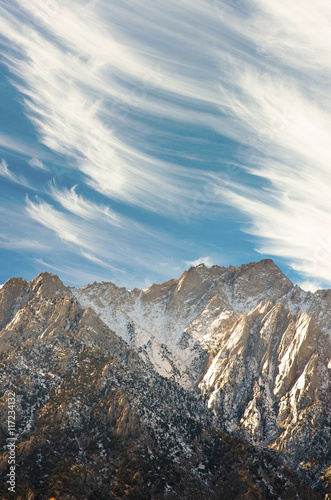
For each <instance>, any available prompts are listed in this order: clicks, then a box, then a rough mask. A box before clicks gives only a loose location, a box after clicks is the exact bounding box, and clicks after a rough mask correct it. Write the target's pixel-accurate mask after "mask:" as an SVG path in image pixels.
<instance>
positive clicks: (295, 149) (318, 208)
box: [218, 0, 331, 283]
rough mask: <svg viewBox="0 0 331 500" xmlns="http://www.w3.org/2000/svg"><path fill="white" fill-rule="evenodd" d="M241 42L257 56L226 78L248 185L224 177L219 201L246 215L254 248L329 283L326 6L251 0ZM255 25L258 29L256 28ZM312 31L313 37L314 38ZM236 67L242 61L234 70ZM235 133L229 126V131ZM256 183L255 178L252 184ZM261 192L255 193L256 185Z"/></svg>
mask: <svg viewBox="0 0 331 500" xmlns="http://www.w3.org/2000/svg"><path fill="white" fill-rule="evenodd" d="M252 6H254V9H253V10H252V11H251V16H252V17H251V19H250V23H246V24H245V26H244V27H243V35H244V36H246V37H247V40H248V41H250V42H251V43H252V44H253V46H254V47H255V50H256V53H257V54H258V55H259V57H260V60H259V61H258V60H257V58H255V59H253V60H252V59H249V60H248V61H245V60H242V61H241V63H240V59H238V57H237V56H236V55H234V56H232V57H231V64H230V65H229V66H228V73H226V74H222V78H221V95H222V108H223V110H224V112H225V113H226V114H227V115H228V116H229V117H232V120H233V122H232V131H231V134H232V137H233V138H235V139H236V140H238V141H240V142H242V143H243V144H244V145H246V149H243V150H242V153H241V157H240V162H241V167H242V169H243V171H245V172H246V174H249V175H250V176H253V177H251V182H250V184H251V183H252V182H254V184H255V187H254V188H252V187H250V185H249V184H247V185H246V184H243V183H242V181H241V179H240V178H238V177H237V178H236V179H235V178H232V179H225V180H223V181H222V185H221V186H220V187H219V190H218V192H219V196H220V198H222V199H223V200H225V201H226V202H227V203H228V204H230V205H231V206H233V207H236V208H237V209H238V210H239V211H240V212H242V213H244V214H246V216H247V220H248V221H250V223H251V224H250V226H249V227H248V228H247V227H246V228H245V231H247V232H249V233H251V234H252V235H254V236H258V237H259V241H260V244H259V247H258V250H259V251H260V252H261V253H263V254H268V255H275V256H278V257H282V258H284V259H285V260H287V262H289V263H290V264H291V265H292V267H293V268H294V269H295V270H297V271H299V272H300V273H302V274H303V275H306V276H310V277H312V278H316V279H318V280H320V281H321V282H323V283H327V282H328V283H331V259H330V257H331V255H330V241H331V234H330V227H331V219H330V214H331V201H330V200H331V173H330V163H331V152H330V146H329V143H330V139H329V138H330V134H331V108H330V104H331V102H330V98H329V95H330V90H331V89H330V84H329V83H328V82H329V78H326V75H330V70H331V44H330V41H329V38H328V37H326V36H325V35H326V33H327V32H329V31H330V29H331V5H330V4H328V3H326V2H324V1H322V0H321V1H317V2H314V3H313V4H312V3H309V2H307V1H305V0H300V1H299V2H296V3H295V5H294V4H293V6H292V5H291V6H289V5H288V4H286V3H285V2H284V1H280V2H277V3H275V2H271V0H256V1H254V2H252ZM252 27H253V28H254V31H253V30H252ZM317 32H318V34H317ZM239 63H240V64H239ZM230 129H231V125H230ZM254 178H255V181H254V180H253V179H254ZM258 186H259V187H258Z"/></svg>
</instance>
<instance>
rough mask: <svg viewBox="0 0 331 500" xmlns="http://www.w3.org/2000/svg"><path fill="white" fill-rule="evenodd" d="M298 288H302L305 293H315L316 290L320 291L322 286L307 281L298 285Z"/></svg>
mask: <svg viewBox="0 0 331 500" xmlns="http://www.w3.org/2000/svg"><path fill="white" fill-rule="evenodd" d="M299 287H300V288H302V290H305V291H306V292H316V290H321V289H322V288H323V286H322V285H321V284H320V283H318V282H317V281H309V280H307V281H303V282H302V283H299Z"/></svg>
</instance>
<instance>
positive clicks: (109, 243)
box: [0, 0, 331, 289]
mask: <svg viewBox="0 0 331 500" xmlns="http://www.w3.org/2000/svg"><path fill="white" fill-rule="evenodd" d="M330 28H331V5H330V3H328V2H325V1H324V0H317V1H315V2H310V1H309V0H298V1H296V2H295V5H289V4H288V2H287V1H286V0H278V1H277V2H274V1H273V0H250V1H245V0H242V1H240V0H239V1H234V0H233V1H229V2H225V1H218V0H197V1H194V0H190V1H188V0H176V1H175V0H168V1H167V2H164V1H158V0H153V1H152V0H139V1H135V0H130V2H129V1H128V2H126V1H123V0H121V1H119V0H112V1H111V2H109V1H105V0H93V1H76V0H47V1H45V0H19V1H15V0H10V1H9V0H8V1H6V0H5V1H3V2H2V3H1V7H0V33H1V36H0V53H1V65H0V75H1V81H0V85H1V92H0V109H1V115H0V124H1V127H0V199H1V203H0V257H1V268H0V283H4V282H5V281H6V280H7V279H9V278H10V277H12V276H23V277H24V278H26V279H31V278H32V277H34V276H35V275H37V274H38V273H40V272H42V271H45V270H48V271H51V272H55V273H57V274H58V275H59V276H60V277H61V278H62V280H63V281H64V282H65V283H66V284H70V285H75V286H78V285H84V284H87V283H90V282H93V281H95V280H96V281H101V280H103V281H113V282H115V283H117V284H119V285H122V286H127V287H133V286H139V287H145V286H148V285H149V284H151V283H153V282H160V281H163V280H166V279H169V278H171V277H178V276H179V275H180V274H181V272H182V271H184V270H185V269H186V268H188V267H189V266H190V265H191V264H194V263H196V264H197V263H199V262H201V261H204V262H205V264H206V265H212V264H218V265H222V266H228V265H240V264H242V263H247V262H250V261H257V260H260V259H262V258H266V257H271V258H273V259H274V261H275V262H276V263H277V264H278V265H279V266H280V267H281V269H282V270H283V272H285V273H286V274H287V275H288V276H289V277H290V278H291V279H292V280H293V281H294V282H295V283H299V284H300V285H302V286H303V287H305V288H309V289H315V288H316V287H322V286H323V287H328V286H330V283H331V258H330V257H331V256H330V249H331V233H330V228H331V224H330V213H331V189H330V186H331V169H330V160H331V152H330V151H331V149H330V137H331V101H330V81H331V80H330V73H331V39H330V36H329V33H330Z"/></svg>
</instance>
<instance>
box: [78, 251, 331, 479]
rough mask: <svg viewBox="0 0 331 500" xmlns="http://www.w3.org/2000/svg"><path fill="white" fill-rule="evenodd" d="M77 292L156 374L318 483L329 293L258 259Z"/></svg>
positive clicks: (325, 417)
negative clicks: (194, 393) (200, 398)
mask: <svg viewBox="0 0 331 500" xmlns="http://www.w3.org/2000/svg"><path fill="white" fill-rule="evenodd" d="M74 295H75V296H76V297H77V299H78V300H79V302H80V303H81V304H82V305H83V306H84V307H87V306H90V307H92V308H93V309H94V310H95V311H96V313H97V314H98V315H99V317H100V318H101V319H102V320H103V321H104V322H105V323H106V324H108V326H110V327H111V328H112V329H113V330H114V331H115V332H116V333H117V334H118V335H119V336H121V337H122V338H123V339H124V340H126V341H127V342H128V343H129V345H131V347H132V348H134V349H135V350H136V352H138V353H139V354H140V356H141V357H142V359H144V360H145V361H146V363H148V364H149V365H150V366H152V367H154V368H155V369H156V370H157V371H158V372H159V373H160V374H162V375H163V376H165V377H168V378H170V379H172V380H175V381H177V382H178V383H179V384H180V385H182V386H183V387H184V388H186V389H188V390H192V389H196V388H198V389H199V390H200V391H201V392H202V394H203V395H204V396H205V397H206V398H207V406H208V408H209V409H211V410H212V411H213V413H214V416H215V419H216V420H217V421H218V423H219V425H220V426H221V427H222V428H223V429H224V430H225V431H227V432H231V433H235V434H237V435H239V436H241V437H244V438H245V439H248V440H249V441H250V442H252V443H254V444H255V445H256V446H262V447H266V446H267V447H269V448H270V449H273V450H276V451H277V452H280V453H281V454H283V455H284V456H285V457H286V461H287V463H288V464H289V465H290V466H291V467H293V468H294V469H295V470H296V471H297V472H299V473H300V474H301V475H302V476H303V477H305V479H306V480H308V481H310V482H311V483H312V484H314V485H317V484H318V482H319V479H317V478H319V476H320V474H321V473H322V471H323V470H324V468H325V467H326V466H327V465H328V464H330V453H331V450H330V440H331V434H330V423H331V416H330V368H331V361H330V358H331V342H330V340H331V307H330V306H331V291H330V290H318V291H317V292H315V293H311V292H304V291H303V290H301V289H300V288H299V287H298V286H295V285H293V283H292V282H291V281H290V280H289V279H288V278H287V277H286V276H285V275H284V274H283V273H282V272H281V271H280V269H279V268H278V267H277V266H276V265H275V264H274V263H273V261H271V260H264V261H261V262H258V263H251V264H247V265H243V266H241V267H240V268H235V267H232V266H231V267H229V268H222V267H219V266H213V267H211V268H210V269H208V268H206V267H205V266H204V265H203V264H201V265H199V266H197V267H195V268H191V269H189V270H188V271H187V272H185V273H184V274H183V275H182V276H181V278H179V279H178V280H171V281H169V282H167V283H163V284H161V285H152V286H151V287H150V288H148V289H147V290H137V289H134V290H132V291H127V290H126V289H123V288H117V287H116V286H115V285H113V284H111V283H101V284H97V283H95V284H93V285H89V286H87V287H83V288H81V289H77V290H74Z"/></svg>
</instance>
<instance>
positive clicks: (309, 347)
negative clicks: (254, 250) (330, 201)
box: [0, 260, 331, 500]
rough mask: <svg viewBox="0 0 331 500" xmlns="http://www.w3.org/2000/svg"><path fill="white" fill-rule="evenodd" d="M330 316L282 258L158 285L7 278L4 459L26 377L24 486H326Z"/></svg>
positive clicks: (303, 492) (319, 295)
mask: <svg viewBox="0 0 331 500" xmlns="http://www.w3.org/2000/svg"><path fill="white" fill-rule="evenodd" d="M330 318H331V316H330V294H329V292H328V291H317V292H316V293H314V294H312V293H309V292H308V293H307V292H304V291H302V290H300V289H299V288H298V287H296V286H293V284H292V283H291V282H290V281H289V280H288V279H287V278H286V277H285V276H284V275H283V274H282V273H281V271H280V270H279V269H278V267H277V266H275V264H274V263H273V262H272V261H270V260H266V261H262V262H259V263H252V264H248V265H244V266H241V267H240V268H235V267H230V268H222V267H218V266H213V267H212V268H210V269H207V268H206V267H205V266H204V265H199V266H197V267H195V268H191V269H190V270H189V271H187V272H185V273H184V274H183V275H182V276H181V277H180V278H179V279H173V280H170V281H169V282H167V283H163V284H160V285H152V286H151V287H150V288H148V289H146V290H138V289H134V290H131V291H129V290H126V289H125V288H118V287H116V285H114V284H112V283H100V284H97V283H94V284H93V285H88V286H86V287H83V288H81V289H75V290H72V289H69V288H67V287H65V286H64V285H63V284H62V282H61V281H60V279H59V278H58V277H57V276H55V275H53V274H50V273H43V274H41V275H39V276H37V277H36V278H35V279H34V280H32V281H31V282H26V281H24V280H21V279H17V278H13V279H12V280H9V281H8V282H7V283H6V284H5V285H4V286H3V287H2V288H1V289H0V363H1V370H0V390H1V392H0V395H1V399H0V445H1V446H3V448H2V450H3V451H2V454H1V456H0V472H1V473H2V474H5V472H6V467H7V455H6V451H5V448H4V446H5V444H6V438H7V437H8V436H7V427H6V420H7V396H8V391H14V392H15V393H16V394H17V404H16V431H17V436H18V441H17V460H18V461H19V463H20V468H19V478H18V479H19V481H18V484H20V488H21V489H20V490H19V494H20V495H21V496H22V498H31V499H32V498H35V497H36V498H51V497H54V498H68V499H76V498H77V499H79V498H100V499H103V498H105V499H108V498H160V499H161V498H193V499H194V498H196V499H199V500H200V499H201V498H210V499H214V498H215V499H216V498H229V499H232V498H233V499H237V498H245V499H246V498H252V499H255V498H261V499H263V498H275V499H276V498H277V499H278V498H282V499H283V498H284V499H285V498H288V499H292V498H297V499H299V500H300V499H306V498H307V499H308V498H309V499H314V498H316V499H317V498H324V495H325V494H326V492H327V488H328V484H329V483H330V368H331V362H330V351H331V348H330ZM279 460H281V461H283V464H281V462H279ZM287 467H290V468H291V469H293V470H295V471H296V472H298V473H299V474H300V475H301V477H302V478H303V479H304V480H305V481H306V483H308V484H309V485H310V486H311V487H313V488H314V490H315V491H312V490H311V489H310V487H309V486H307V485H305V484H304V483H303V482H301V481H300V480H299V478H298V477H297V476H296V475H295V474H293V473H292V472H291V471H289V470H288V468H287ZM5 495H6V490H5V489H4V487H2V490H1V491H0V496H1V498H7V497H6V496H5ZM33 495H35V497H34V496H33ZM130 495H131V496H130ZM222 495H223V496H222ZM8 498H9V497H8Z"/></svg>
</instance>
